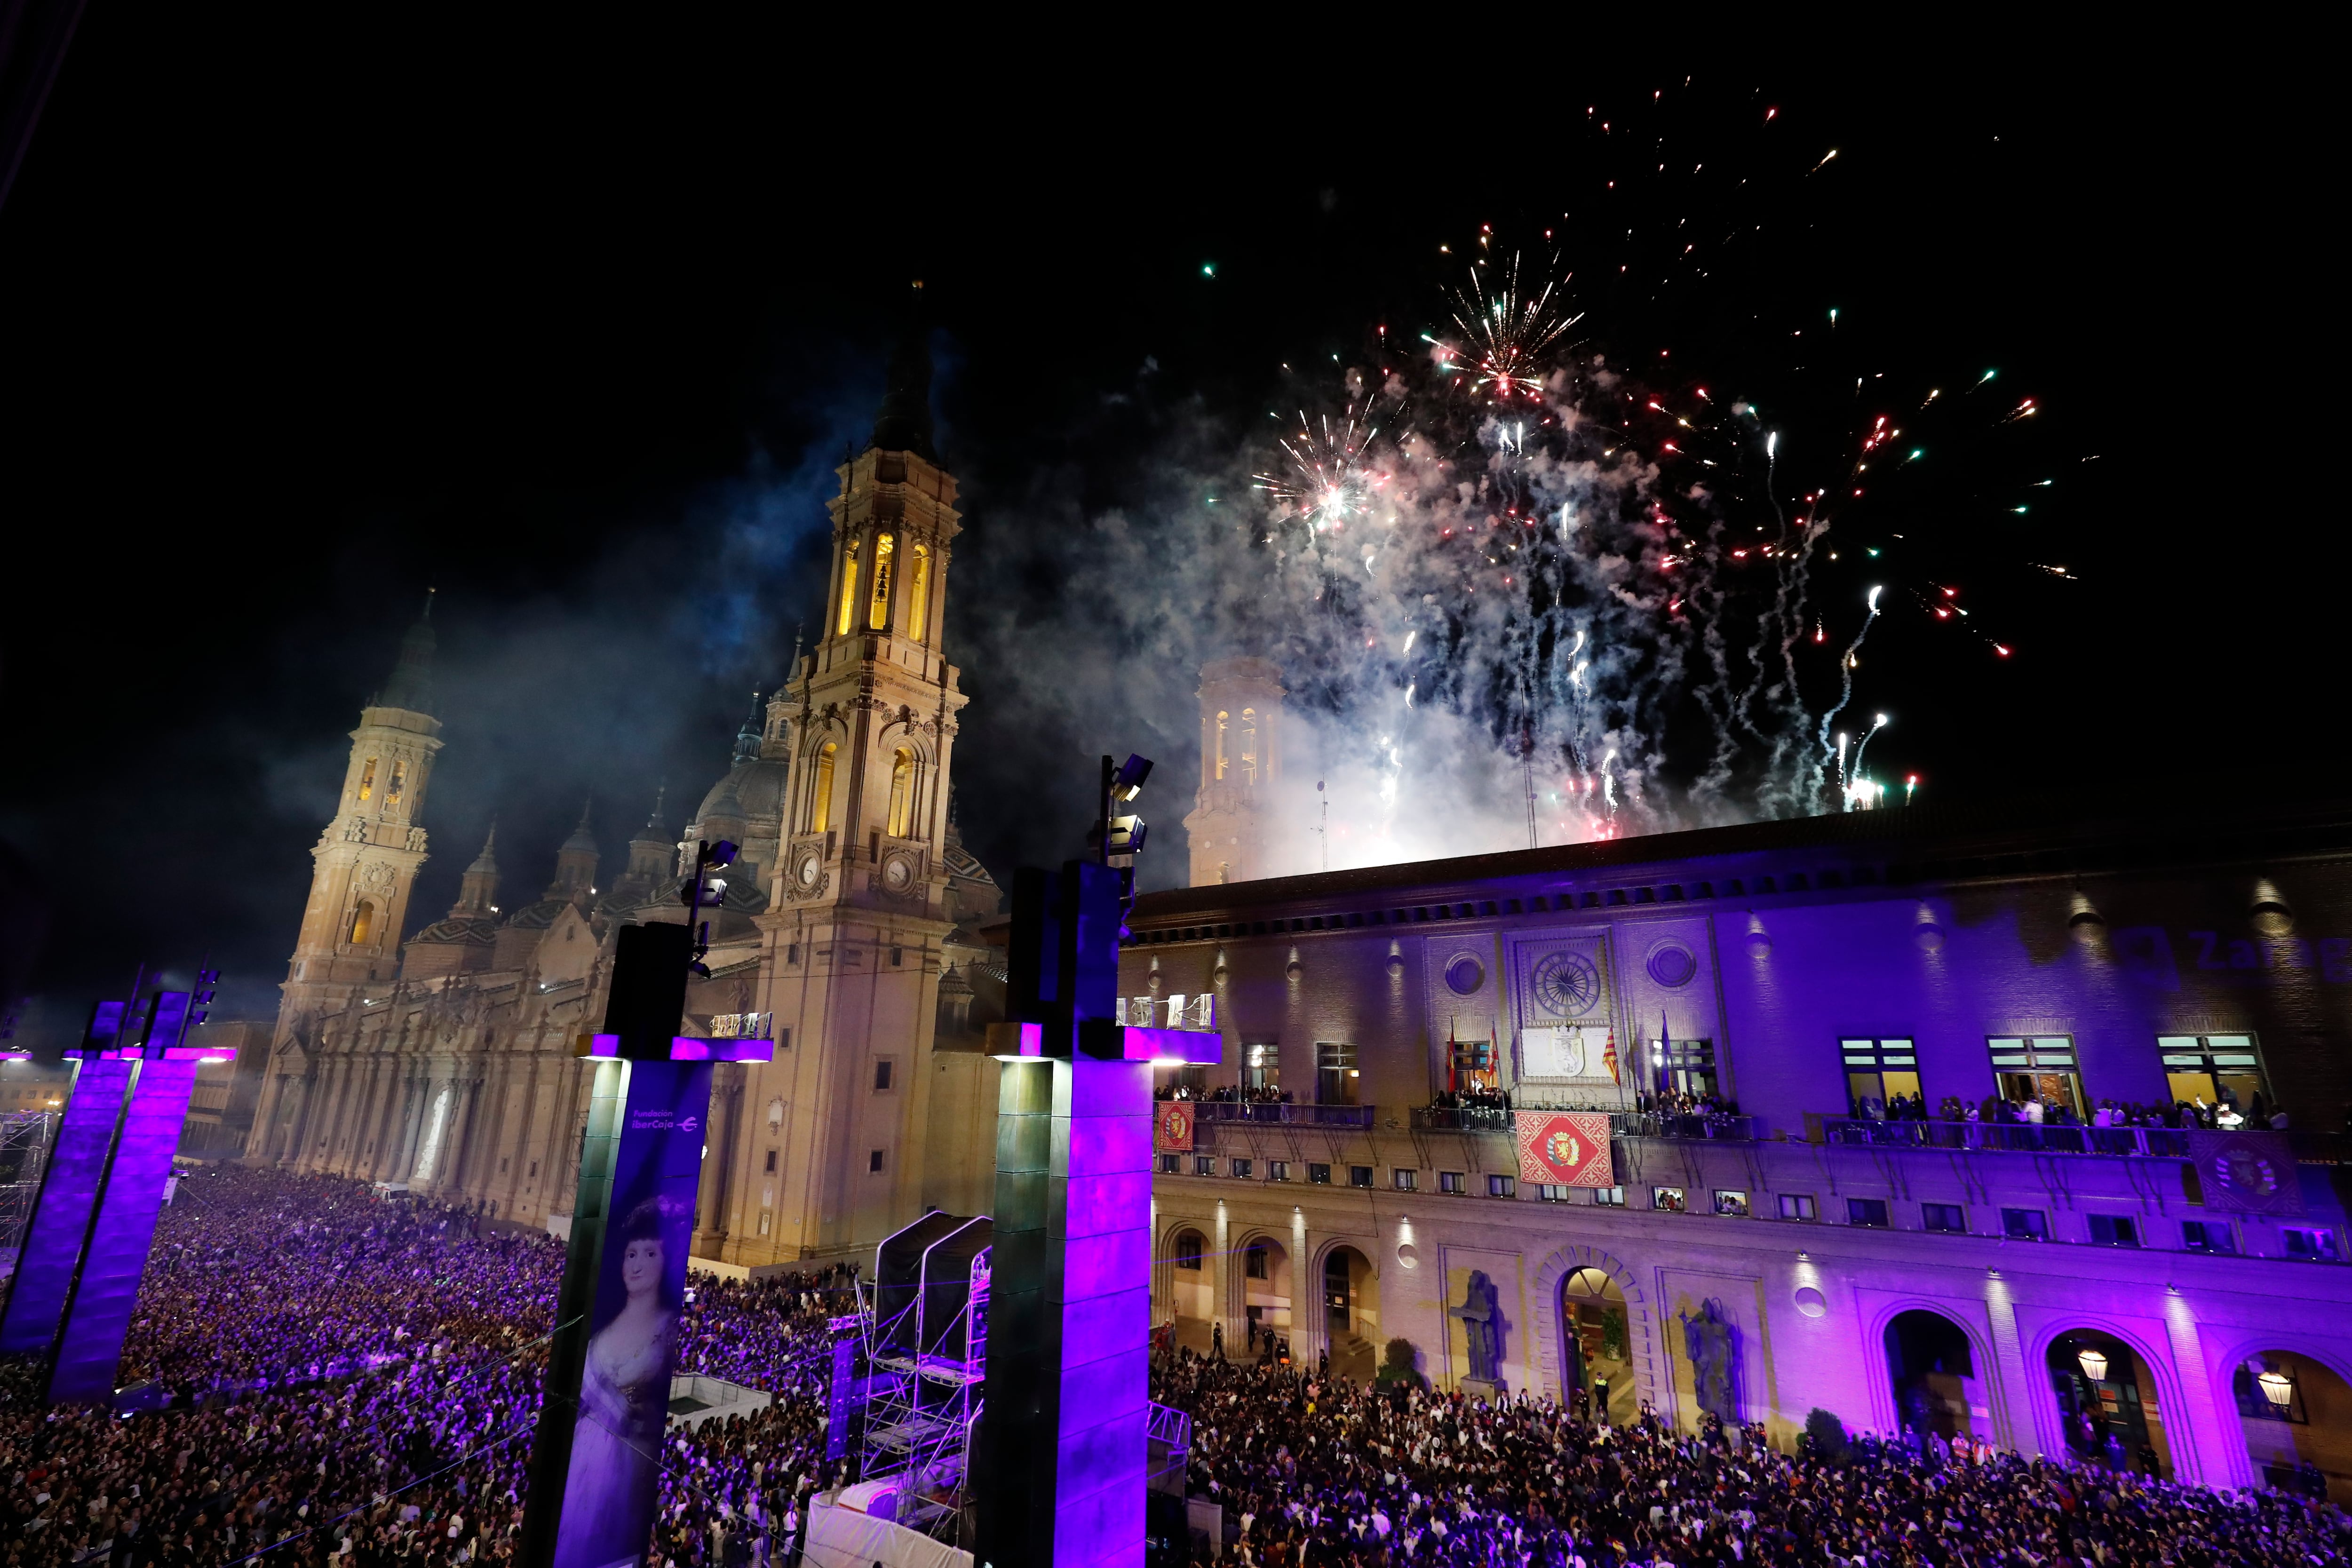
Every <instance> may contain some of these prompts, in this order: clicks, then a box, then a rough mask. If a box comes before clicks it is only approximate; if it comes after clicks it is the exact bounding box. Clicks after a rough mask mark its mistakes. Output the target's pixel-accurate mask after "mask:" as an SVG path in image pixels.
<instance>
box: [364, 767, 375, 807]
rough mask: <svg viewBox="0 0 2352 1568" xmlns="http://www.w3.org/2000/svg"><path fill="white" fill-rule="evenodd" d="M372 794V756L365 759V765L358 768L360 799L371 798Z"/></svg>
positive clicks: (373, 775)
mask: <svg viewBox="0 0 2352 1568" xmlns="http://www.w3.org/2000/svg"><path fill="white" fill-rule="evenodd" d="M374 796H375V759H374V758H373V757H370V758H369V759H368V760H367V765H366V766H365V767H362V769H360V798H361V799H362V800H371V799H373V798H374Z"/></svg>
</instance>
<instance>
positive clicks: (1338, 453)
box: [1252, 405, 1381, 533]
mask: <svg viewBox="0 0 2352 1568" xmlns="http://www.w3.org/2000/svg"><path fill="white" fill-rule="evenodd" d="M1379 434H1380V428H1379V426H1373V425H1368V424H1365V423H1364V422H1363V420H1362V418H1361V416H1360V414H1359V411H1358V410H1357V409H1356V407H1355V406H1354V405H1349V408H1348V410H1347V412H1346V413H1345V414H1343V415H1341V416H1339V417H1337V418H1334V417H1332V416H1329V415H1325V416H1323V417H1321V418H1319V419H1309V418H1307V416H1306V414H1305V413H1304V412H1302V413H1300V415H1299V416H1298V428H1297V432H1295V433H1294V434H1292V435H1288V436H1285V437H1282V439H1281V443H1280V444H1281V447H1282V450H1283V454H1284V456H1285V457H1286V458H1287V459H1288V461H1287V464H1286V469H1285V471H1283V472H1280V473H1262V474H1257V475H1255V476H1253V479H1252V483H1253V484H1254V485H1255V487H1256V488H1257V489H1261V490H1264V491H1265V492H1266V493H1267V494H1268V495H1270V496H1272V497H1273V498H1274V499H1275V500H1276V503H1277V504H1278V505H1280V506H1282V507H1285V508H1286V509H1287V510H1289V511H1291V512H1292V513H1293V514H1295V515H1296V516H1297V517H1299V518H1301V519H1303V520H1304V521H1306V522H1307V524H1308V525H1309V526H1310V527H1312V528H1313V529H1314V530H1315V531H1317V532H1318V533H1328V532H1336V531H1339V530H1340V529H1342V528H1345V527H1346V526H1347V524H1348V523H1349V521H1351V520H1352V519H1355V518H1357V517H1360V516H1362V515H1363V514H1364V513H1366V512H1367V511H1369V510H1370V509H1371V506H1372V503H1373V501H1374V500H1376V499H1377V497H1378V495H1379V491H1380V489H1381V475H1379V474H1378V473H1376V472H1374V471H1373V470H1372V469H1371V468H1369V467H1367V466H1366V464H1365V462H1364V452H1365V448H1366V447H1369V446H1370V444H1371V440H1372V437H1375V436H1377V435H1379Z"/></svg>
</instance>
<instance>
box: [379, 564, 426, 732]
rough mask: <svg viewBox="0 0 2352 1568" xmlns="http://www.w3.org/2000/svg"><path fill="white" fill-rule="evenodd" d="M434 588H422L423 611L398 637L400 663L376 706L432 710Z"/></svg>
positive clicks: (407, 709) (413, 710)
mask: <svg viewBox="0 0 2352 1568" xmlns="http://www.w3.org/2000/svg"><path fill="white" fill-rule="evenodd" d="M433 648H434V637H433V590H432V589H430V588H427V589H425V613H424V614H423V615H421V616H418V617H417V618H416V624H415V626H410V627H409V628H408V635H407V636H406V637H402V638H401V639H400V662H399V663H398V664H396V665H394V667H393V670H392V679H391V681H390V682H389V683H388V684H387V685H386V686H385V687H384V689H383V697H382V698H380V699H379V700H377V702H376V704H375V706H377V707H379V708H399V709H404V710H406V711H408V712H411V713H430V712H432V711H433Z"/></svg>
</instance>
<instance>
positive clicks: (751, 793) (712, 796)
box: [694, 757, 789, 831]
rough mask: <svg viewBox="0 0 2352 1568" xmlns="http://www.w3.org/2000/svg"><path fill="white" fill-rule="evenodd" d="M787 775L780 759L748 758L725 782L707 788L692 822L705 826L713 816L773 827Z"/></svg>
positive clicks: (780, 805)
mask: <svg viewBox="0 0 2352 1568" xmlns="http://www.w3.org/2000/svg"><path fill="white" fill-rule="evenodd" d="M788 771H789V768H788V764H786V763H785V762H784V760H783V759H782V758H781V757H774V758H768V757H752V758H750V759H748V760H746V761H743V762H740V763H736V764H735V765H734V766H733V767H732V768H730V769H729V770H728V771H727V776H726V777H725V778H722V779H720V780H719V782H718V783H717V784H712V785H711V786H710V793H709V795H704V796H703V797H702V808H701V809H700V810H699V811H698V812H696V813H695V814H694V819H695V820H696V821H697V822H707V821H709V819H710V818H712V817H714V816H730V817H731V816H740V817H741V818H742V819H743V820H744V821H745V822H750V823H760V822H764V823H769V824H773V823H774V822H775V821H776V820H777V818H778V817H779V816H782V813H783V809H784V775H785V773H787V772H788ZM730 806H731V807H732V809H729V808H730ZM771 831H772V828H771Z"/></svg>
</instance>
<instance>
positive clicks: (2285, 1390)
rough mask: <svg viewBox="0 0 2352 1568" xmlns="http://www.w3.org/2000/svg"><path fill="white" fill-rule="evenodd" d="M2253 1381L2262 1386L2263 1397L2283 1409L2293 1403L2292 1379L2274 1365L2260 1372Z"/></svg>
mask: <svg viewBox="0 0 2352 1568" xmlns="http://www.w3.org/2000/svg"><path fill="white" fill-rule="evenodd" d="M2254 1381H2255V1382H2256V1383H2258V1384H2262V1386H2263V1398H2264V1399H2267V1400H2269V1401H2270V1402H2271V1403H2272V1404H2273V1405H2277V1406H2278V1407H2279V1408H2280V1409H2281V1410H2284V1409H2285V1408H2286V1407H2287V1406H2288V1405H2292V1404H2294V1378H2292V1377H2290V1376H2288V1375H2287V1374H2286V1373H2283V1372H2281V1371H2280V1370H2279V1369H2278V1368H2276V1367H2272V1368H2271V1369H2270V1370H2269V1371H2267V1372H2264V1373H2260V1374H2259V1375H2258V1376H2256V1377H2255V1379H2254Z"/></svg>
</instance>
